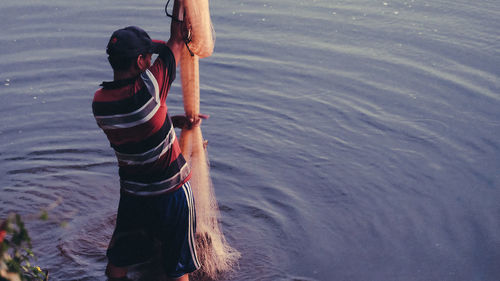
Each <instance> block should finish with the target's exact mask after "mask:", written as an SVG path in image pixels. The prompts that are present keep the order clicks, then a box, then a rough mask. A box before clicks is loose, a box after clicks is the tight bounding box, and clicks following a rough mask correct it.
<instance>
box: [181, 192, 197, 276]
mask: <svg viewBox="0 0 500 281" xmlns="http://www.w3.org/2000/svg"><path fill="white" fill-rule="evenodd" d="M182 190H183V191H184V194H185V195H186V200H187V203H188V208H189V233H188V235H189V239H188V243H189V250H190V251H191V258H192V259H193V262H194V266H195V267H196V269H198V268H200V262H199V261H198V256H197V255H196V247H195V243H196V240H195V235H194V234H195V233H194V231H195V230H194V222H195V221H196V214H195V209H194V201H193V193H192V189H191V184H190V183H189V182H186V183H185V184H183V185H182Z"/></svg>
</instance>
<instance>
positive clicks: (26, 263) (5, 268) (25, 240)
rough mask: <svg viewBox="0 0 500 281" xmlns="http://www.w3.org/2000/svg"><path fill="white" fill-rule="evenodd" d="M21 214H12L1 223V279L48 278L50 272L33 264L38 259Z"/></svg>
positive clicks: (12, 280) (0, 280) (24, 280)
mask: <svg viewBox="0 0 500 281" xmlns="http://www.w3.org/2000/svg"><path fill="white" fill-rule="evenodd" d="M31 249H32V246H31V239H30V237H29V235H28V231H27V230H26V228H25V226H24V222H23V221H22V219H21V216H20V215H18V214H11V215H9V216H8V217H7V219H6V220H5V221H3V222H2V223H1V224H0V281H5V280H9V281H17V280H22V281H32V280H45V281H46V280H48V273H47V272H43V271H42V269H41V268H40V267H38V266H35V265H33V264H32V260H36V257H35V255H34V254H33V251H32V250H31Z"/></svg>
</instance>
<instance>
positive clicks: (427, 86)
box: [0, 0, 500, 281]
mask: <svg viewBox="0 0 500 281" xmlns="http://www.w3.org/2000/svg"><path fill="white" fill-rule="evenodd" d="M164 4H165V3H164V2H161V1H152V0H145V1H117V0H110V1H96V0H89V1H63V0H52V1H37V0H18V1H2V3H1V4H0V23H1V26H2V28H1V31H0V35H1V36H0V68H1V72H0V73H1V74H0V82H1V84H0V98H1V101H2V102H1V103H0V118H1V120H2V122H1V124H0V217H5V216H6V215H7V214H8V213H9V212H17V213H20V214H22V215H23V216H26V217H28V219H27V227H28V230H29V232H30V235H31V237H32V240H33V246H34V250H35V254H36V255H37V256H38V261H37V262H36V263H37V265H39V266H40V267H42V268H46V269H48V270H49V271H50V275H51V280H105V277H104V273H103V272H104V268H105V266H106V262H107V260H106V257H105V250H106V248H107V244H108V241H109V238H110V236H111V233H112V231H113V227H114V222H115V215H116V210H117V206H118V198H119V182H118V179H119V178H118V172H117V170H118V169H117V164H116V159H115V156H114V153H113V151H112V149H111V148H110V147H109V144H108V142H107V140H106V137H105V136H104V134H103V133H102V132H101V131H100V129H99V128H98V127H97V125H96V123H95V121H94V119H93V116H92V110H91V102H92V97H93V94H94V92H95V90H97V88H98V87H99V84H100V83H101V82H102V81H107V80H111V79H112V71H111V68H110V66H109V65H108V62H107V57H106V53H105V47H106V44H107V41H108V39H109V36H110V35H111V33H112V32H113V31H114V30H116V29H118V28H122V27H125V26H128V25H137V26H140V27H142V28H144V29H145V30H147V31H148V32H149V34H150V35H151V37H153V38H155V39H164V40H166V39H168V37H169V25H170V20H169V19H168V18H166V17H165V14H164V11H163V7H164ZM210 8H211V15H212V21H213V24H214V29H215V32H216V38H217V39H216V43H215V51H214V54H213V55H212V56H211V57H209V58H205V59H202V60H200V80H201V112H203V113H206V114H210V116H211V117H210V119H208V120H206V121H205V122H204V123H203V125H202V130H203V133H204V136H205V138H206V139H207V140H208V152H209V156H210V163H211V176H212V180H213V183H214V187H215V192H216V196H217V199H218V202H219V207H220V210H221V218H220V221H221V224H222V227H223V231H224V233H225V236H226V238H227V240H228V241H229V243H230V244H231V245H232V246H233V247H234V248H236V249H237V250H238V251H239V252H240V253H241V254H242V257H241V259H240V260H239V267H238V268H235V272H234V273H233V274H232V275H230V276H226V277H225V278H226V280H295V281H299V280H304V281H309V280H326V281H329V280H338V281H349V280H352V281H358V280H375V281H378V280H380V281H390V280H405V281H413V280H415V281H424V280H432V281H434V280H436V281H437V280H439V281H443V280H449V281H462V280H463V281H476V280H477V281H496V280H499V279H500V21H499V20H498V19H499V18H500V2H499V1H496V0H478V1H463V0H455V1H451V0H438V1H420V0H394V1H390V0H386V1H384V0H381V1H367V0H352V1H333V0H330V1H327V0H297V1H291V0H277V1H262V0H253V1H228V0H217V1H211V2H210ZM178 77H180V75H178ZM179 80H180V79H178V80H176V81H175V82H174V84H173V86H172V89H171V92H170V94H169V98H168V99H167V104H168V106H169V110H170V112H171V114H182V113H183V109H182V95H181V88H180V81H179ZM42 210H47V213H48V216H49V219H48V220H39V219H33V218H31V219H30V218H29V217H30V216H35V215H36V214H37V213H39V212H40V211H42Z"/></svg>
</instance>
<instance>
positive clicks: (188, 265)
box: [106, 182, 200, 277]
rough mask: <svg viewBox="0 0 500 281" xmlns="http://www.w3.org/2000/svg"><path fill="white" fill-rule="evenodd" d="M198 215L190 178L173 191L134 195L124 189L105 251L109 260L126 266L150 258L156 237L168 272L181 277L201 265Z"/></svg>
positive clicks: (172, 275) (154, 251) (153, 251)
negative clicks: (196, 235)
mask: <svg viewBox="0 0 500 281" xmlns="http://www.w3.org/2000/svg"><path fill="white" fill-rule="evenodd" d="M195 229H196V215H195V207H194V199H193V193H192V191H191V186H190V185H189V182H187V183H185V184H184V185H183V186H182V187H181V188H179V189H178V190H177V191H174V192H172V193H167V194H162V195H158V196H150V197H147V196H134V195H129V194H125V193H122V194H121V195H120V204H119V206H118V217H117V219H116V227H115V231H114V233H113V237H112V239H111V242H110V245H109V248H108V251H107V253H106V255H107V257H108V259H109V262H110V263H111V264H113V265H115V266H118V267H125V266H129V265H134V264H138V263H142V262H146V261H148V260H149V259H150V258H151V257H152V256H153V255H154V253H156V252H157V251H156V250H155V248H154V246H155V245H156V244H155V241H158V242H159V244H160V245H161V253H162V257H163V265H164V270H165V273H166V274H167V275H168V276H169V277H180V276H182V275H184V274H186V273H190V272H193V271H195V270H196V269H198V268H199V267H200V265H199V262H198V258H197V257H196V250H195V244H194V243H195V240H194V234H195Z"/></svg>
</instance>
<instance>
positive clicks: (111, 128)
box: [92, 45, 191, 196]
mask: <svg viewBox="0 0 500 281" xmlns="http://www.w3.org/2000/svg"><path fill="white" fill-rule="evenodd" d="M175 68H176V64H175V58H174V55H173V54H172V51H171V50H170V48H169V47H167V46H166V45H163V46H162V48H160V50H159V55H158V58H157V59H156V60H155V62H154V63H153V64H152V66H151V67H150V68H149V69H147V70H146V71H145V72H143V73H142V74H140V75H139V76H138V77H135V78H130V79H125V80H118V81H112V82H103V83H102V85H101V86H102V88H101V89H99V90H97V92H96V93H95V94H94V100H93V102H92V110H93V113H94V117H95V119H96V121H97V124H98V126H99V127H100V128H101V129H102V130H103V131H104V133H105V134H106V136H107V137H108V140H109V142H110V145H111V147H112V148H113V149H114V151H115V154H116V157H117V160H118V166H119V175H120V186H121V189H122V190H123V191H125V192H127V193H131V194H135V195H143V196H147V195H156V194H162V193H166V192H172V191H175V190H177V189H178V188H180V187H181V186H182V185H183V184H184V183H185V182H187V181H188V179H189V177H190V175H191V174H190V169H189V166H188V164H187V163H186V161H185V159H184V157H183V156H182V154H181V150H180V147H179V143H178V141H177V137H176V135H175V131H174V128H173V125H172V121H171V119H170V117H169V116H168V110H167V105H166V103H165V100H166V97H167V94H168V91H169V89H170V86H171V84H172V81H173V80H174V79H175V71H176V69H175Z"/></svg>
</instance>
